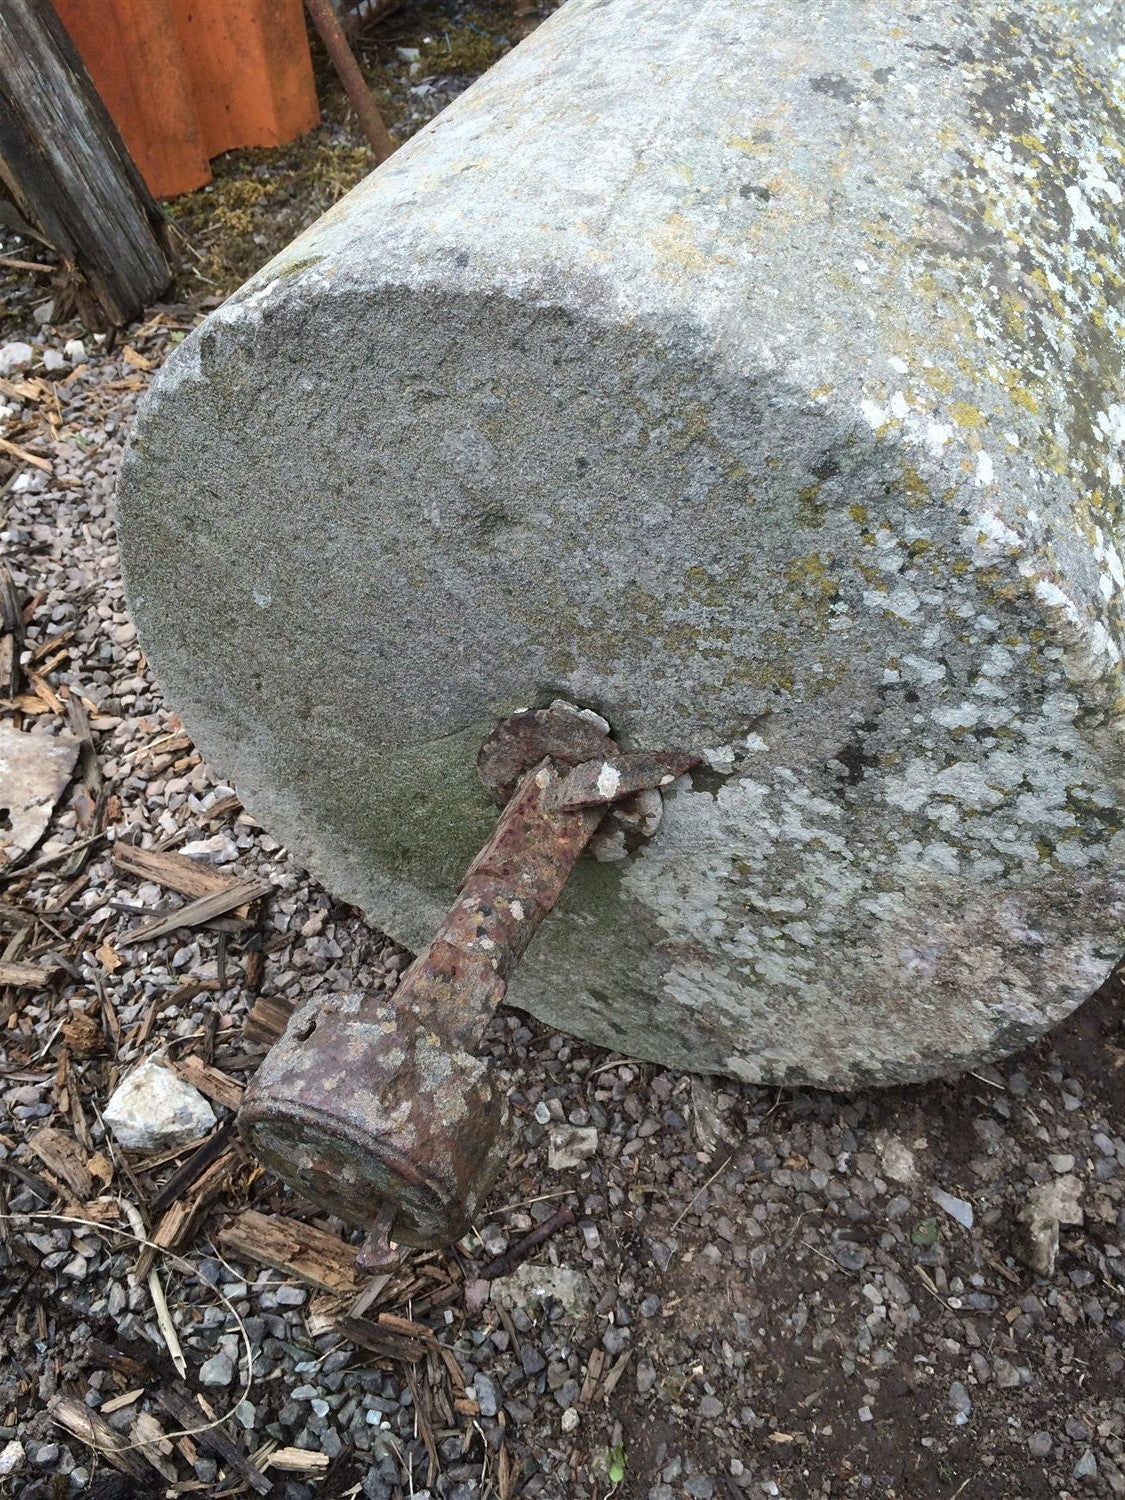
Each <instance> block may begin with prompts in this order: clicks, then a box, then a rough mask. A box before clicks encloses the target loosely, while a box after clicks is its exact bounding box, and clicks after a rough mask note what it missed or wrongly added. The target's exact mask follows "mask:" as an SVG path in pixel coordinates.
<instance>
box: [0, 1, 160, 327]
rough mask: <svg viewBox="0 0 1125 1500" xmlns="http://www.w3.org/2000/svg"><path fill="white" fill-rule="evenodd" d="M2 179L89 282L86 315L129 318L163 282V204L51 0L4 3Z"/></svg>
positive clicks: (0, 37) (0, 20)
mask: <svg viewBox="0 0 1125 1500" xmlns="http://www.w3.org/2000/svg"><path fill="white" fill-rule="evenodd" d="M0 181H3V183H4V185H5V187H6V188H7V190H8V192H9V193H10V194H11V195H12V198H13V199H14V201H15V203H16V206H17V207H18V208H19V209H20V211H21V212H22V213H23V214H24V215H25V216H26V218H27V219H28V221H29V222H30V223H31V224H32V225H33V226H35V227H36V228H37V229H39V230H40V231H41V232H42V233H43V235H44V236H45V237H46V238H47V239H48V240H49V241H50V242H51V244H52V245H53V246H54V247H55V249H56V250H57V251H58V253H59V255H60V256H61V258H62V261H63V264H64V265H65V266H67V267H68V268H69V269H70V270H72V271H75V272H77V273H79V274H80V276H81V278H82V279H83V280H84V281H85V283H86V284H87V285H88V287H89V290H90V292H91V293H92V297H89V296H85V295H83V296H82V301H83V302H84V303H85V305H84V306H83V308H82V312H83V316H84V317H87V318H88V319H89V320H90V321H94V322H100V321H102V319H103V318H104V319H105V320H106V321H108V322H110V323H118V324H121V323H127V322H129V320H130V319H132V318H134V317H136V316H137V314H138V313H140V312H142V311H143V310H144V308H145V307H147V306H148V305H149V303H151V302H154V301H156V299H157V298H158V297H159V296H161V294H162V293H163V292H165V291H166V290H167V289H168V286H169V284H170V283H171V280H172V268H171V265H170V263H169V260H168V256H167V254H166V253H165V249H164V245H163V240H162V231H161V229H160V223H161V213H160V209H159V208H158V206H157V205H156V204H155V203H154V202H153V199H152V197H151V195H150V193H149V191H148V189H147V188H146V187H145V185H144V182H143V181H142V179H141V176H140V173H139V172H138V171H137V169H136V167H135V166H134V164H133V161H132V159H131V157H130V156H129V153H128V151H127V150H126V149H125V145H124V143H123V141H122V140H121V136H120V134H119V133H118V130H117V127H116V126H115V125H114V123H113V121H112V120H111V119H110V117H109V114H108V112H107V111H106V108H105V106H104V105H103V104H102V102H101V100H100V99H99V98H98V95H97V92H96V91H95V89H94V86H93V84H92V83H91V82H90V78H89V75H88V74H87V72H86V69H85V68H84V67H83V65H82V61H81V59H80V58H79V56H78V53H77V52H76V51H75V49H74V45H73V43H72V42H71V40H70V38H69V36H68V35H67V33H66V31H65V29H64V27H63V25H62V22H61V21H60V20H59V19H58V17H57V16H56V14H55V12H54V10H53V8H52V7H51V4H50V0H4V3H3V5H0ZM95 303H96V305H97V306H96V307H95V306H94V305H93V304H95ZM99 313H100V315H99Z"/></svg>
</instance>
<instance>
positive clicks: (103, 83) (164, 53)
mask: <svg viewBox="0 0 1125 1500" xmlns="http://www.w3.org/2000/svg"><path fill="white" fill-rule="evenodd" d="M53 3H54V6H55V9H56V10H57V11H58V14H59V16H60V18H61V20H62V22H63V24H64V26H65V27H66V29H67V31H68V32H69V33H70V35H71V37H72V39H73V41H74V44H75V46H76V47H77V48H78V51H79V53H80V54H81V56H82V60H83V62H84V63H85V64H86V67H87V69H88V71H89V73H90V77H91V78H92V79H93V81H94V85H95V87H96V88H97V90H98V92H99V93H100V94H101V96H102V99H103V100H104V101H105V104H106V108H107V109H108V110H109V112H110V114H111V115H112V116H113V119H114V121H115V123H116V125H117V128H118V129H119V130H120V131H121V134H122V136H123V137H124V140H125V144H126V145H127V146H128V148H129V151H130V153H131V154H132V156H133V159H134V161H135V162H136V163H137V166H138V167H139V168H140V170H141V174H142V175H143V177H144V179H145V181H146V183H147V184H148V187H149V190H150V191H151V192H152V194H153V195H154V196H155V197H157V198H171V197H174V196H175V195H176V194H177V193H186V192H189V191H190V190H191V189H192V188H197V187H201V186H202V185H203V184H204V183H205V182H207V181H209V179H210V176H211V169H210V166H209V161H210V158H211V157H213V156H218V155H219V153H220V152H222V151H230V150H232V149H233V148H235V147H236V146H279V145H282V144H283V143H284V142H286V141H290V140H292V139H293V138H294V136H297V135H300V134H301V133H302V131H305V130H312V129H313V128H314V127H315V126H316V125H317V124H319V122H320V112H319V109H318V108H317V102H316V86H315V84H314V81H313V71H312V60H311V58H310V56H309V46H308V35H307V33H306V31H305V22H304V12H303V10H302V6H301V0H53Z"/></svg>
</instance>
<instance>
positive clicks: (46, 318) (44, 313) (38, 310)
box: [31, 297, 55, 325]
mask: <svg viewBox="0 0 1125 1500" xmlns="http://www.w3.org/2000/svg"><path fill="white" fill-rule="evenodd" d="M31 316H32V317H33V318H34V319H35V321H36V322H37V323H39V324H41V325H46V324H47V323H49V322H50V321H51V319H52V318H53V317H54V316H55V299H54V298H53V297H49V298H48V299H47V301H46V302H40V304H39V306H38V307H34V308H32V310H31Z"/></svg>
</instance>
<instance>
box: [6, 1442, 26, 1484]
mask: <svg viewBox="0 0 1125 1500" xmlns="http://www.w3.org/2000/svg"><path fill="white" fill-rule="evenodd" d="M26 1458H27V1455H26V1454H25V1453H24V1451H23V1444H22V1443H21V1442H18V1441H17V1440H16V1439H15V1438H13V1439H12V1441H11V1442H10V1443H5V1445H4V1447H3V1448H0V1479H7V1477H8V1476H9V1474H18V1473H19V1471H20V1470H21V1469H22V1468H23V1466H24V1463H25V1461H26Z"/></svg>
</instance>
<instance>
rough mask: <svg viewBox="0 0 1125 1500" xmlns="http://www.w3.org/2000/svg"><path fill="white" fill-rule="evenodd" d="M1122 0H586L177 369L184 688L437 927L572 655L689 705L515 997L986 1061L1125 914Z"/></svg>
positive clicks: (159, 567)
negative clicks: (631, 827)
mask: <svg viewBox="0 0 1125 1500" xmlns="http://www.w3.org/2000/svg"><path fill="white" fill-rule="evenodd" d="M1123 15H1125V11H1123V7H1122V5H1121V4H1120V3H1101V4H1095V5H1084V6H1080V7H1072V8H1070V9H1069V10H1068V11H1064V10H1062V9H1061V8H1060V7H1057V6H1054V5H1052V4H1048V3H1046V0H1028V3H1024V4H1021V5H1018V6H1007V5H999V4H997V3H995V0H986V3H982V4H979V5H974V6H972V7H968V6H962V5H955V4H953V3H952V0H934V3H927V4H925V5H919V6H917V7H914V8H912V9H911V10H910V11H909V13H908V12H907V11H904V10H903V9H902V8H901V7H895V6H892V7H886V6H878V5H874V4H852V3H849V4H845V3H842V0H840V3H821V4H805V5H801V6H785V5H775V4H772V3H764V0H761V3H749V4H748V3H746V0H712V3H709V4H707V5H704V6H700V5H696V4H693V3H688V0H614V3H612V4H606V3H604V0H570V3H569V4H568V5H566V6H565V7H564V8H563V10H562V11H560V12H559V13H558V15H557V16H556V17H554V18H553V19H552V20H551V21H550V22H548V23H547V24H546V25H545V26H544V27H542V28H541V30H539V31H538V32H537V33H536V34H535V36H534V37H533V38H532V39H530V40H529V41H528V42H527V43H525V44H524V45H522V46H521V47H520V48H518V49H517V50H516V52H515V53H513V54H512V56H511V57H509V58H508V59H506V60H505V61H504V62H503V63H502V64H501V65H500V66H499V67H498V68H496V69H495V70H494V71H493V72H492V73H490V74H489V75H488V76H487V77H486V78H485V79H484V80H482V81H481V82H480V83H479V84H477V85H476V86H475V87H474V88H473V89H471V90H470V91H469V92H468V93H467V94H466V95H465V96H464V97H463V98H461V99H460V100H459V101H458V102H457V103H456V104H455V105H453V106H452V107H451V108H450V109H449V110H448V111H447V112H446V113H445V114H444V115H442V116H441V118H440V119H438V120H437V121H436V122H435V123H434V124H433V125H432V126H431V127H430V128H429V129H427V130H426V131H424V132H423V133H422V134H421V135H420V136H418V137H417V138H416V139H415V140H413V141H412V142H411V143H410V144H409V145H407V146H406V147H405V148H403V150H402V151H400V152H399V153H398V154H397V155H396V156H395V157H394V158H393V159H392V160H391V161H390V162H389V163H388V164H387V165H386V166H384V167H383V168H382V169H381V170H380V171H379V172H377V173H375V174H374V175H373V176H372V177H371V178H370V179H368V181H367V182H366V183H364V184H363V185H362V186H360V187H359V188H358V189H356V191H355V192H353V193H352V194H351V195H350V196H349V197H348V198H347V199H345V200H344V201H343V202H341V203H340V204H339V205H337V207H336V208H334V209H333V210H332V211H331V212H330V213H328V214H327V215H326V216H325V217H324V218H323V219H322V220H321V221H320V222H319V223H318V224H317V225H315V226H314V227H313V228H312V229H311V230H310V231H309V232H307V233H306V234H305V235H303V236H302V237H301V238H300V239H298V240H297V241H296V242H295V243H294V244H293V245H292V246H291V247H290V248H289V249H288V250H287V251H285V252H284V253H283V254H282V255H281V256H279V257H278V258H277V259H276V260H274V261H273V262H271V264H270V265H269V266H267V267H266V268H265V269H264V270H263V271H262V272H261V273H259V275H257V276H256V277H255V278H254V279H253V280H252V281H251V282H249V283H248V284H247V286H246V287H244V288H243V289H242V291H241V292H239V293H238V294H237V295H236V296H235V297H234V298H232V299H231V301H230V302H228V303H227V304H226V306H225V307H223V308H222V309H220V310H219V311H218V312H216V313H215V314H214V315H213V316H212V317H211V318H210V319H209V321H208V322H207V324H206V325H205V326H204V327H203V329H202V330H200V331H199V332H198V333H197V334H195V335H193V336H192V337H191V338H190V339H188V340H187V341H186V342H185V343H184V345H183V347H182V348H181V350H180V351H179V352H178V354H177V355H176V356H175V358H174V359H173V360H172V361H171V362H170V364H169V366H168V368H167V369H166V370H165V371H164V372H163V373H162V375H161V378H160V379H159V381H158V382H157V385H156V387H155V389H154V393H153V396H152V398H151V400H150V402H149V404H148V407H147V410H146V413H145V415H144V417H143V419H142V420H141V422H140V424H139V426H138V430H137V433H136V436H135V439H134V443H133V447H132V452H131V455H130V458H129V461H128V465H127V470H126V475H125V480H124V484H123V490H122V518H121V526H122V542H123V547H124V554H125V563H126V573H127V580H128V583H129V585H130V587H131V591H132V599H133V606H134V609H135V612H136V616H137V621H138V624H139V626H140V630H141V634H142V637H143V640H144V643H145V645H146V648H147V649H148V650H149V651H150V653H151V655H152V659H153V661H154V664H155V666H156V669H157V671H158V673H159V674H160V676H161V677H162V679H163V681H164V683H165V684H166V687H167V690H168V692H169V695H170V697H171V698H172V700H173V701H174V702H175V703H176V704H177V706H179V707H180V708H181V710H182V711H183V713H184V716H185V718H186V720H187V722H188V723H189V725H190V726H191V728H192V730H193V732H194V733H195V734H196V735H197V737H198V739H199V742H200V744H201V746H202V747H203V749H204V750H205V752H206V753H207V755H208V756H209V757H210V758H211V759H212V760H213V761H214V762H215V764H216V765H218V766H219V767H220V768H222V770H223V772H224V773H225V774H229V775H231V776H232V777H233V778H234V779H235V780H236V782H237V784H238V786H239V789H240V792H241V794H242V795H243V797H244V798H245V799H246V801H247V803H248V805H249V806H250V807H251V808H252V809H253V810H254V811H255V813H256V814H257V816H258V817H260V818H261V819H262V820H263V821H264V822H265V823H266V824H267V825H268V826H270V827H271V828H272V829H273V831H274V832H275V833H276V834H277V835H278V836H279V837H281V838H284V839H285V840H286V841H287V843H289V845H290V846H291V847H292V848H293V849H294V850H295V851H296V852H297V853H298V855H299V856H300V857H302V858H303V859H305V860H306V861H307V863H308V864H309V866H310V867H311V868H312V869H313V870H314V871H315V872H316V873H317V874H319V875H320V876H321V877H322V878H323V879H324V880H325V881H326V883H327V884H328V885H329V886H331V887H332V888H333V889H334V890H336V891H337V892H339V893H340V894H341V895H342V896H345V897H347V898H349V899H352V900H354V901H357V902H358V903H359V904H361V905H362V906H363V907H365V908H366V910H367V911H368V912H369V913H370V914H371V916H372V917H373V918H374V919H375V921H377V922H378V923H380V924H381V925H383V926H384V927H385V928H386V929H387V930H388V931H390V932H391V933H393V934H395V935H396V936H397V937H399V938H401V939H403V940H404V941H406V942H408V943H410V944H413V945H419V944H421V943H423V942H424V941H425V940H426V938H427V937H428V935H429V933H430V932H431V931H432V929H433V927H434V926H435V924H436V922H437V920H438V918H439V916H440V914H441V911H442V909H443V907H444V905H445V903H446V902H447V900H448V898H449V896H450V894H451V892H452V890H453V889H454V886H455V883H456V880H457V877H458V876H459V874H460V873H461V871H462V870H463V869H464V867H465V865H466V863H467V862H468V860H469V858H470V856H471V854H472V852H473V850H474V848H475V846H476V845H477V844H478V843H479V842H480V841H481V840H482V838H483V837H484V835H485V834H486V832H487V830H488V828H489V826H490V824H491V821H492V819H493V816H494V814H493V812H492V810H491V809H490V808H489V806H488V804H487V802H486V800H485V798H484V796H483V794H482V792H481V791H480V789H479V788H478V787H477V786H476V784H475V781H474V776H473V758H474V756H475V753H476V749H477V746H478V744H479V742H480V740H481V739H482V737H483V736H484V735H485V734H486V733H487V732H488V731H489V730H490V729H492V728H493V727H494V725H495V724H496V722H497V721H498V720H499V719H500V718H502V717H503V716H504V715H506V714H507V713H509V712H510V711H511V710H512V709H514V708H516V707H518V706H521V705H527V704H535V703H544V702H549V701H550V700H551V698H553V697H554V696H555V695H556V694H561V695H563V696H565V697H567V698H569V699H571V700H574V701H578V702H580V703H584V704H587V705H590V706H592V707H594V708H596V709H598V710H599V711H601V712H603V713H604V714H605V715H606V716H607V717H608V718H609V720H610V721H611V723H612V725H613V729H614V731H615V733H616V734H617V735H618V737H619V738H620V740H621V742H622V743H623V744H625V745H626V746H629V747H634V746H636V747H656V746H663V745H668V744H676V745H680V744H686V745H688V746H690V747H692V748H706V749H707V750H708V751H709V759H710V765H711V769H710V771H709V772H707V773H706V774H698V773H697V774H696V775H695V777H694V779H693V781H691V782H683V783H681V784H680V785H679V786H678V787H677V789H676V792H675V795H674V796H673V797H671V798H670V799H669V803H668V806H667V808H666V813H665V818H664V822H663V825H662V826H661V828H660V830H659V832H658V834H657V836H656V838H655V839H654V840H653V841H652V843H651V844H650V845H648V846H647V847H646V848H644V849H643V850H642V851H641V852H639V853H637V854H635V855H633V856H631V857H630V858H629V859H628V860H626V861H624V862H621V863H616V864H594V863H591V864H589V865H587V866H586V867H584V868H583V869H581V870H580V871H579V872H578V875H577V877H576V878H575V879H574V880H573V882H572V885H571V887H570V888H569V889H568V893H567V895H566V897H565V898H564V902H563V905H562V908H561V909H560V911H559V912H558V913H556V915H555V916H553V917H552V919H551V921H550V922H549V923H548V924H547V925H546V926H545V928H544V929H543V931H542V932H541V933H540V935H539V937H538V938H537V940H536V943H535V944H534V945H533V948H532V951H531V953H530V954H529V955H528V957H527V959H526V960H525V963H524V966H523V967H522V969H521V971H520V972H519V973H518V975H517V977H516V980H515V981H514V983H513V986H512V991H511V998H512V999H513V1000H514V1001H515V1002H516V1003H517V1004H521V1005H524V1006H526V1007H527V1008H528V1009H530V1010H532V1011H534V1012H535V1013H536V1014H539V1015H542V1016H545V1017H547V1018H548V1019H550V1020H551V1021H553V1022H555V1023H556V1024H558V1025H560V1026H562V1027H565V1028H569V1029H571V1030H574V1031H576V1032H579V1033H583V1034H586V1035H588V1036H591V1037H593V1038H595V1039H596V1040H599V1041H602V1042H605V1043H607V1044H609V1045H611V1046H614V1047H618V1048H620V1049H622V1050H624V1051H627V1052H630V1053H635V1054H639V1055H642V1056H645V1057H651V1058H656V1059H659V1060H663V1061H667V1062H673V1063H679V1064H684V1065H687V1066H689V1067H694V1068H698V1069H711V1070H717V1071H723V1072H730V1073H732V1074H735V1075H736V1076H739V1077H742V1078H747V1079H768V1080H774V1081H788V1082H797V1081H801V1080H808V1081H812V1082H814V1083H827V1084H829V1085H834V1086H846V1085H850V1084H854V1083H857V1082H864V1081H872V1082H892V1081H896V1080H903V1079H909V1078H918V1077H925V1076H929V1075H932V1074H934V1073H939V1072H948V1071H953V1070H955V1069H957V1068H959V1067H962V1066H965V1065H971V1064H973V1063H976V1062H979V1061H980V1060H981V1059H983V1058H986V1057H989V1056H992V1055H996V1054H998V1053H1001V1052H1003V1051H1006V1050H1009V1049H1012V1048H1015V1047H1017V1046H1019V1045H1020V1044H1021V1043H1023V1042H1024V1041H1026V1040H1027V1039H1029V1038H1031V1037H1033V1036H1035V1035H1037V1034H1038V1033H1039V1032H1041V1031H1042V1030H1043V1029H1044V1028H1045V1027H1046V1026H1048V1025H1049V1024H1050V1023H1051V1022H1052V1021H1054V1020H1056V1019H1058V1018H1059V1017H1061V1016H1063V1015H1064V1014H1066V1013H1067V1012H1068V1011H1069V1010H1070V1009H1071V1008H1072V1007H1073V1006H1075V1005H1076V1004H1077V1003H1078V1002H1079V1001H1081V1000H1082V999H1083V998H1084V997H1085V996H1086V995H1087V994H1088V993H1089V992H1090V991H1091V990H1092V989H1093V988H1094V987H1095V986H1096V985H1097V984H1098V983H1099V982H1100V980H1101V979H1102V978H1104V976H1105V975H1106V973H1107V972H1108V970H1109V969H1110V967H1111V965H1112V964H1113V962H1114V961H1115V960H1116V958H1117V957H1118V955H1119V953H1120V950H1121V947H1122V935H1123V917H1125V878H1123V867H1122V849H1123V838H1122V834H1121V832H1120V791H1121V778H1122V770H1123V767H1122V752H1121V712H1122V698H1121V685H1120V644H1121V636H1122V619H1121V605H1122V597H1123V585H1125V572H1123V569H1122V562H1121V558H1120V555H1119V551H1118V538H1119V536H1120V530H1119V527H1120V505H1121V488H1122V442H1123V440H1125V388H1123V386H1125V381H1123V375H1122V333H1123V317H1122V301H1123V292H1122V288H1123V268H1125V251H1123V238H1122V214H1123V209H1122V190H1123V186H1125V162H1123V157H1125V145H1123V142H1125V118H1123V106H1122V79H1121V62H1120V51H1119V46H1120V38H1121V34H1122V20H1123Z"/></svg>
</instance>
